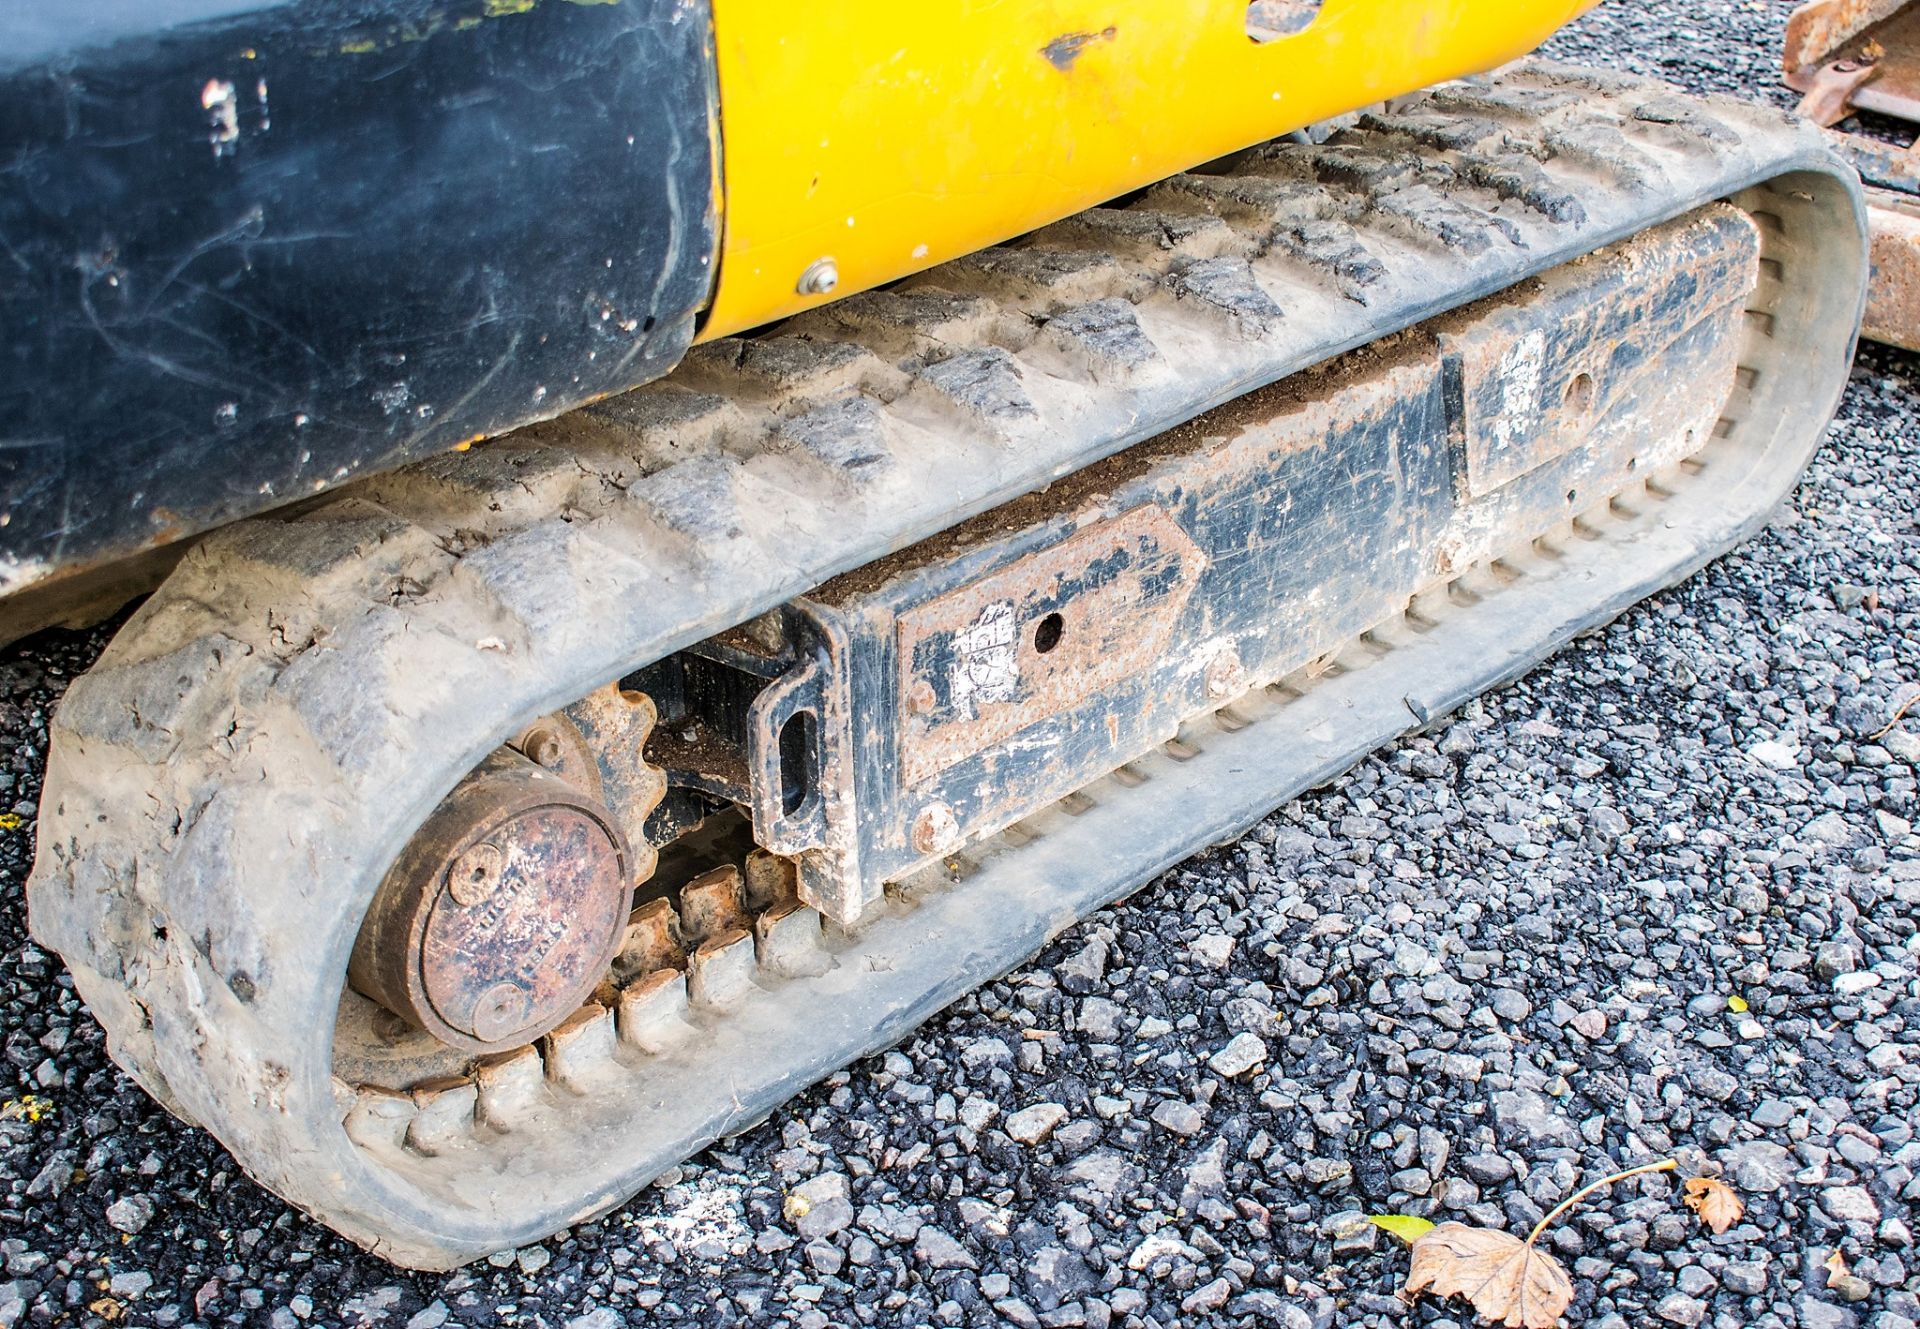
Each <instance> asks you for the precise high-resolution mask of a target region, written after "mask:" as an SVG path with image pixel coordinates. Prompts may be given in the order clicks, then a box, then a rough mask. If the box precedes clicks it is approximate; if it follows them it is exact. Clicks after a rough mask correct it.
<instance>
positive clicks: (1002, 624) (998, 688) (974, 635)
mask: <svg viewBox="0 0 1920 1329" xmlns="http://www.w3.org/2000/svg"><path fill="white" fill-rule="evenodd" d="M1018 640H1019V629H1018V626H1017V625H1016V624H1015V622H1014V617H1013V604H1012V602H1011V601H1007V600H997V601H995V602H994V603H992V604H990V605H988V606H987V607H986V608H984V609H982V610H981V611H980V615H979V617H977V618H975V619H974V620H973V626H971V627H969V628H966V629H964V630H962V631H960V632H957V633H955V634H954V637H953V663H952V665H951V666H950V667H949V668H948V671H947V695H948V697H949V698H951V700H952V705H953V709H954V710H955V711H956V712H958V713H959V714H960V715H962V716H964V717H966V718H967V719H969V720H971V719H973V718H974V716H975V715H977V714H978V709H977V708H978V704H979V703H981V702H996V701H1012V700H1013V699H1014V697H1015V695H1016V694H1018V693H1019V691H1020V659H1019V651H1018Z"/></svg>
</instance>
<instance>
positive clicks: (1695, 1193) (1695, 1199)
mask: <svg viewBox="0 0 1920 1329" xmlns="http://www.w3.org/2000/svg"><path fill="white" fill-rule="evenodd" d="M1680 1198H1681V1199H1682V1200H1683V1201H1685V1202H1686V1206H1687V1208H1689V1209H1691V1210H1693V1212H1694V1213H1696V1214H1698V1215H1700V1221H1701V1222H1702V1223H1705V1224H1706V1225H1707V1226H1708V1227H1709V1228H1711V1229H1712V1230H1713V1235H1714V1236H1716V1237H1717V1236H1719V1235H1720V1234H1721V1233H1722V1232H1725V1231H1726V1230H1727V1229H1728V1228H1730V1227H1732V1226H1733V1225H1734V1224H1735V1223H1738V1222H1739V1221H1740V1216H1741V1215H1742V1214H1744V1213H1746V1212H1747V1207H1746V1206H1745V1205H1744V1204H1742V1203H1740V1197H1739V1196H1738V1195H1736V1194H1734V1190H1733V1187H1731V1186H1729V1185H1727V1184H1726V1183H1725V1182H1724V1181H1715V1180H1714V1179H1713V1178H1712V1177H1689V1178H1688V1179H1687V1185H1686V1189H1685V1190H1684V1191H1683V1192H1682V1193H1681V1196H1680Z"/></svg>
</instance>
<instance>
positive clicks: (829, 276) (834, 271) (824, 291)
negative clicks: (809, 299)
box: [794, 257, 840, 295]
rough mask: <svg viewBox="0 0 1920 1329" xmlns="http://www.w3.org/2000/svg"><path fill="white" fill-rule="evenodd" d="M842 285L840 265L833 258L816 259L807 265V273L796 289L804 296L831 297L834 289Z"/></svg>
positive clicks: (804, 273) (801, 276)
mask: <svg viewBox="0 0 1920 1329" xmlns="http://www.w3.org/2000/svg"><path fill="white" fill-rule="evenodd" d="M839 284H840V265H839V264H837V263H835V262H834V261H833V259H832V258H831V257H827V258H816V259H815V260H814V261H813V262H811V263H809V264H807V268H806V271H805V272H802V273H801V274H800V280H799V281H798V282H797V283H795V285H794V289H795V290H797V291H799V292H800V294H802V295H831V294H832V293H833V288H834V287H836V286H838V285H839Z"/></svg>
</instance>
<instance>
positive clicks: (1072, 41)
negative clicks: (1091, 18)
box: [1040, 26, 1119, 74]
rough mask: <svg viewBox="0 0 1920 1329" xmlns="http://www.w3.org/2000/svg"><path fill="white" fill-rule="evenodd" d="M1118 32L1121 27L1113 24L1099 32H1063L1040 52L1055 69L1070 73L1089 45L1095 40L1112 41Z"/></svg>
mask: <svg viewBox="0 0 1920 1329" xmlns="http://www.w3.org/2000/svg"><path fill="white" fill-rule="evenodd" d="M1118 32H1119V29H1118V28H1115V27H1112V26H1108V27H1105V28H1102V29H1101V30H1100V31H1098V32H1063V33H1061V34H1060V35H1059V36H1058V37H1055V38H1054V39H1053V40H1052V41H1050V42H1048V43H1047V44H1046V45H1045V46H1042V47H1041V48H1040V54H1041V55H1043V56H1045V57H1046V60H1047V63H1048V64H1050V65H1052V66H1053V67H1054V68H1055V69H1057V70H1059V71H1060V72H1061V73H1063V74H1070V73H1072V72H1073V66H1074V62H1075V61H1077V60H1079V58H1080V56H1081V55H1082V54H1083V53H1084V52H1085V51H1086V49H1087V48H1088V47H1089V46H1092V45H1093V44H1094V43H1095V42H1110V41H1112V40H1113V39H1114V37H1115V36H1116V35H1117V34H1118Z"/></svg>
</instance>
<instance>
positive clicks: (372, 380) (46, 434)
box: [0, 0, 718, 589]
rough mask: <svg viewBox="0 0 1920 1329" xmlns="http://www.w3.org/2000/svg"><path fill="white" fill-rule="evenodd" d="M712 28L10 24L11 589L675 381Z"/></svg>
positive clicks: (321, 21) (365, 10)
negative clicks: (478, 438)
mask: <svg viewBox="0 0 1920 1329" xmlns="http://www.w3.org/2000/svg"><path fill="white" fill-rule="evenodd" d="M715 95H716V94H715V79H714V70H713V59H712V52H711V23H710V20H709V15H708V12H707V8H706V5H705V4H704V2H703V0H612V2H611V3H609V2H606V0H601V2H599V3H584V2H577V0H537V2H536V3H528V0H455V2H454V3H444V2H443V0H378V2H375V0H358V2H350V0H311V2H307V3H278V4H275V3H269V2H267V0H165V2H155V3H141V4H128V3H108V4H102V5H100V6H97V7H92V8H90V10H89V13H88V14H87V16H86V17H84V18H83V17H81V16H80V15H78V14H77V13H75V12H74V8H73V7H72V6H69V5H67V4H66V3H65V0H17V2H16V3H15V4H12V5H7V6H4V7H0V519H4V523H5V524H4V526H0V588H4V589H12V588H14V587H15V586H17V585H19V584H20V583H21V582H24V581H26V580H30V579H31V578H32V577H34V576H36V575H44V574H45V573H47V572H50V571H61V570H66V569H69V568H79V567H84V566H87V565H90V564H98V563H102V562H105V561H107V560H110V559H113V558H116V557H118V556H121V555H124V554H127V553H130V552H133V551H135V550H138V549H141V548H144V547H147V546H150V545H155V544H161V543H165V542H167V541H170V540H174V539H178V538H180V537H182V536H185V535H188V534H191V533H193V532H196V531H200V530H204V529H207V528H209V527H211V526H214V525H217V524H219V523H221V522H225V521H228V520H231V519H234V518H237V517H241V516H245V515H247V514H250V513H252V512H255V511H258V510H261V509H264V508H268V507H272V506H275V505H277V504H281V503H285V502H287V501H290V500H294V499H298V498H304V497H307V496H309V495H311V494H313V493H315V492H316V491H317V490H318V489H320V488H322V487H325V486H328V485H332V484H336V483H339V482H341V481H342V480H344V479H346V478H349V477H351V476H355V475H364V474H367V473H369V472H372V471H377V470H380V469H383V468H386V467H390V466H393V465H396V464H398V463H401V462H404V461H408V460H411V459H413V458H417V457H421V456H424V455H427V454H430V453H433V452H437V451H441V450H444V449H446V448H449V447H451V446H453V445H455V444H457V443H459V442H460V441H462V440H465V439H468V438H471V437H473V436H475V435H490V434H494V433H498V432H500V431H503V430H506V429H509V428H512V427H513V426H515V425H518V424H522V423H525V422H527V421H529V420H533V419H537V418H542V417H547V416H552V415H555V414H557V413H559V412H561V411H563V410H565V409H567V408H569V407H570V406H573V405H575V404H578V403H580V402H582V401H585V400H587V399H590V398H592V397H595V396H597V395H601V394H604V393H608V392H614V391H619V390H622V389H625V388H628V387H632V386H635V385H637V384H639V383H641V382H644V381H646V380H647V379H649V378H653V377H656V376H658V375H659V374H661V373H663V372H665V370H666V369H667V368H669V367H670V366H671V365H672V363H673V362H674V361H675V360H677V359H678V357H679V355H680V354H681V352H682V351H683V350H684V349H685V347H686V345H687V342H688V340H689V338H690V336H691V331H692V326H693V318H694V315H695V312H696V311H697V310H698V309H699V308H700V306H701V305H702V304H703V302H704V301H705V299H706V296H707V292H708V287H709V283H710V280H711V277H712V271H713V258H714V251H715V233H716V207H717V203H716V200H715V198H714V193H713V186H712V180H713V173H714V172H713V167H714V158H715V154H716V152H717V150H718V149H717V144H716V142H715V139H714V132H715V131H714V124H715V120H714V116H713V113H712V108H713V104H714V98H715Z"/></svg>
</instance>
